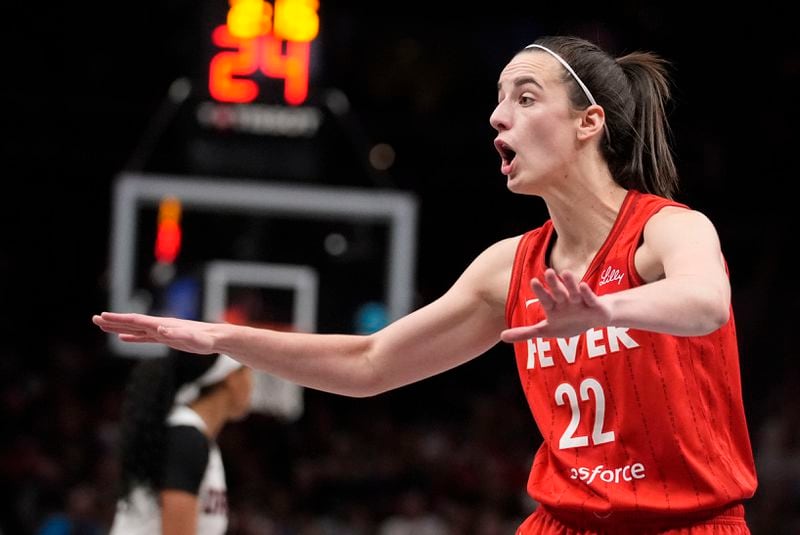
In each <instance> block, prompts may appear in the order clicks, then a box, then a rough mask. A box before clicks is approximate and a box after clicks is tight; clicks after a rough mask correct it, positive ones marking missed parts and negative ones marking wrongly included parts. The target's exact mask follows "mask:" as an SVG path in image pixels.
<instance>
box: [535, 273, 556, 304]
mask: <svg viewBox="0 0 800 535" xmlns="http://www.w3.org/2000/svg"><path fill="white" fill-rule="evenodd" d="M531 290H533V293H535V294H536V297H538V298H539V304H540V305H542V308H544V309H545V310H546V311H547V310H552V309H553V307H555V306H556V302H555V300H553V296H552V295H550V292H549V291H547V288H545V287H544V285H543V284H542V283H541V281H539V279H537V278H533V279H531Z"/></svg>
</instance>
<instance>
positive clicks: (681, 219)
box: [635, 206, 722, 282]
mask: <svg viewBox="0 0 800 535" xmlns="http://www.w3.org/2000/svg"><path fill="white" fill-rule="evenodd" d="M721 257H722V254H721V252H720V243H719V237H718V235H717V230H716V228H715V227H714V224H713V223H712V222H711V220H710V219H709V218H708V216H706V215H705V214H703V213H702V212H698V211H697V210H691V209H688V208H682V207H678V206H667V207H665V208H663V209H661V210H659V211H658V212H657V213H656V214H654V215H653V217H651V218H650V219H649V220H648V221H647V223H646V224H645V227H644V233H643V240H642V244H641V245H640V246H639V248H638V249H637V250H636V256H635V264H636V270H637V272H638V273H639V275H640V276H641V277H642V279H643V280H645V281H646V282H652V281H655V280H658V279H661V278H664V277H665V276H666V274H667V272H668V271H669V270H668V266H669V265H673V266H674V265H675V264H677V263H680V264H687V263H692V264H694V263H697V262H698V261H700V260H702V259H720V258H721ZM687 261H688V262H687ZM673 271H674V269H673Z"/></svg>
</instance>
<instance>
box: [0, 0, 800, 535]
mask: <svg viewBox="0 0 800 535" xmlns="http://www.w3.org/2000/svg"><path fill="white" fill-rule="evenodd" d="M697 9H698V7H697V5H695V6H693V7H687V6H683V5H675V4H673V3H668V2H658V3H648V4H646V5H640V3H638V2H620V3H616V4H614V5H603V6H599V5H593V6H579V5H575V4H561V3H556V5H553V4H548V5H539V4H538V3H534V2H526V3H522V2H504V3H501V4H496V5H482V6H478V7H473V8H467V7H465V6H464V5H462V4H458V3H444V4H432V3H427V4H425V3H420V4H388V5H383V4H382V3H381V4H380V7H376V6H374V5H372V4H370V6H363V5H360V4H358V3H355V2H336V3H335V5H334V2H323V5H322V7H321V9H320V16H321V20H322V33H321V36H320V41H321V43H322V45H323V48H322V51H321V61H320V71H319V78H318V83H319V84H320V86H325V87H335V88H338V89H340V90H342V91H343V92H344V93H345V94H346V95H347V96H348V97H349V99H350V102H351V105H352V109H353V114H354V116H355V117H357V119H358V125H359V128H360V129H361V132H362V134H363V135H364V136H365V139H368V140H371V141H372V142H386V143H390V144H391V145H392V146H394V147H395V149H396V152H397V159H396V163H395V165H394V166H393V167H392V168H391V169H390V170H389V176H390V178H391V184H392V186H391V187H394V188H397V189H400V190H404V191H410V192H413V193H416V194H418V196H419V199H420V203H421V205H420V210H421V212H420V217H421V219H420V233H419V243H418V247H419V248H418V252H419V262H418V265H417V289H418V293H419V302H420V304H423V303H425V302H428V301H430V300H432V299H434V298H435V297H436V296H438V295H439V294H441V293H442V292H443V291H445V290H446V289H447V287H448V286H449V285H450V284H451V283H452V282H453V281H454V280H455V278H456V277H457V276H458V274H459V273H460V272H461V270H463V269H464V267H466V265H467V264H468V262H469V261H470V260H471V259H472V258H473V257H474V256H475V255H476V254H477V253H478V252H480V251H481V250H482V249H483V248H485V247H486V246H488V245H489V244H491V243H493V242H494V241H496V240H498V239H500V238H503V237H506V236H509V235H513V234H518V233H520V232H523V231H525V230H527V229H529V228H533V227H535V226H538V225H539V224H541V222H542V221H543V220H544V218H545V217H546V214H545V212H544V208H543V205H542V204H541V201H539V200H537V199H525V198H518V197H515V196H512V195H511V194H509V193H508V192H507V191H506V190H505V186H504V179H503V177H502V176H501V175H500V173H499V172H498V158H497V156H496V153H495V151H494V149H493V147H492V145H491V141H492V139H493V131H492V129H491V128H490V127H489V124H488V117H489V114H490V113H491V111H492V109H493V106H494V103H495V100H496V91H495V85H496V80H497V77H498V75H499V72H500V70H501V69H502V67H503V65H504V64H505V62H506V61H507V60H508V59H510V57H511V56H512V55H513V53H514V52H516V50H518V49H519V48H521V47H522V46H524V45H525V44H527V43H529V42H532V41H533V40H534V39H535V38H536V37H537V36H539V35H543V34H554V33H575V34H578V35H581V36H583V37H587V38H590V39H592V40H595V41H597V42H598V43H600V44H601V45H603V46H604V47H606V48H607V49H608V50H609V51H610V52H612V53H615V54H617V55H621V54H623V53H625V52H630V51H633V50H637V49H645V50H652V51H655V52H657V53H659V54H661V55H663V56H664V57H666V58H668V59H670V60H671V61H672V62H673V67H674V70H673V77H674V81H675V90H674V97H675V100H674V102H673V105H672V107H671V109H670V110H669V112H670V118H671V124H672V126H673V130H674V139H675V143H674V148H675V152H676V161H677V165H678V168H679V172H680V174H681V177H682V191H681V192H680V193H679V195H678V199H679V200H681V201H683V202H686V203H688V204H690V205H691V206H692V207H694V208H697V209H699V210H701V211H703V212H704V213H706V214H707V215H709V217H711V219H712V220H713V221H714V222H715V224H716V225H717V228H718V231H719V234H720V238H721V240H722V245H723V250H724V252H725V254H726V257H727V260H728V263H729V267H730V272H731V283H732V287H733V301H734V307H735V311H736V316H737V326H738V329H739V335H740V347H741V366H742V376H743V384H744V395H745V405H746V409H747V411H748V418H749V421H750V426H751V432H752V435H753V442H754V446H755V448H756V454H757V456H759V455H760V454H761V453H762V452H769V454H770V455H773V454H774V455H777V457H774V458H773V457H770V458H768V459H767V460H764V461H759V462H760V463H761V462H763V463H764V466H765V467H764V469H763V471H760V475H761V476H762V481H761V482H762V487H761V489H760V490H759V495H757V498H759V499H760V501H758V500H757V501H756V504H757V506H758V513H757V514H758V515H759V516H758V520H759V522H761V523H762V524H763V525H764V526H767V525H768V526H769V527H763V528H761V529H762V530H763V531H761V532H762V533H782V532H784V531H780V530H781V529H785V530H787V531H785V532H786V533H789V532H792V533H794V532H795V531H790V530H792V529H794V527H796V524H791V523H790V520H789V518H790V516H791V511H795V512H796V511H797V509H798V508H797V503H798V502H797V501H792V500H797V492H798V491H797V488H798V486H800V483H799V482H798V480H797V479H794V478H795V476H796V475H797V474H796V472H793V471H792V470H797V471H800V469H798V468H796V466H797V464H798V463H800V460H799V459H798V456H797V455H798V451H800V444H798V443H799V442H800V438H798V436H797V431H796V430H794V429H795V428H796V427H797V424H798V423H800V422H798V420H799V419H800V418H798V413H797V411H796V410H793V409H792V408H791V407H792V406H794V407H796V406H797V403H796V401H795V400H796V395H792V392H793V390H796V387H797V385H798V384H800V383H798V369H800V368H799V367H798V364H797V362H796V357H797V352H796V350H795V344H794V343H793V337H792V335H791V333H792V332H793V319H794V314H793V312H794V309H795V308H796V307H795V306H793V305H794V304H795V303H796V302H797V297H798V295H797V294H798V292H797V287H796V284H795V283H794V278H795V277H793V276H792V275H793V272H790V269H789V266H790V263H789V259H788V258H789V254H790V252H792V250H793V248H794V245H795V243H796V237H795V236H796V235H795V233H794V231H793V230H792V227H793V226H794V225H793V223H794V218H790V214H791V210H792V209H793V208H794V193H793V191H794V189H795V187H794V186H795V182H796V180H797V172H796V168H795V166H794V159H795V154H796V147H795V145H796V140H797V133H796V125H797V124H798V119H800V117H799V116H798V112H797V109H798V104H797V99H798V90H797V87H798V85H797V84H798V72H799V71H800V52H799V51H798V47H797V44H796V42H795V40H794V39H795V29H794V28H793V27H792V23H791V21H792V19H791V17H790V16H789V15H788V11H787V10H788V8H785V9H783V8H777V7H774V6H769V5H768V4H766V3H765V4H759V5H750V6H747V7H746V8H745V9H739V10H735V9H732V8H730V9H728V7H727V6H724V7H720V8H711V7H705V6H704V7H703V9H704V10H708V12H707V13H705V14H700V13H698V12H697ZM206 12H207V10H206V9H205V8H198V7H197V5H196V3H194V2H190V1H188V0H183V1H181V0H172V1H165V2H155V1H152V2H136V3H127V4H120V5H115V6H113V7H109V6H108V5H107V4H102V5H100V4H98V5H93V4H85V3H84V4H80V5H76V4H68V3H58V4H54V5H48V6H44V7H38V6H37V7H30V6H21V7H20V6H18V7H16V8H12V15H11V16H10V17H9V18H8V20H7V21H6V28H5V29H4V30H3V32H2V35H0V39H1V40H2V41H1V42H2V45H3V51H4V55H3V64H2V69H3V71H4V76H3V83H2V85H0V98H1V99H2V100H0V102H2V103H3V105H4V113H3V119H2V121H0V124H2V129H3V136H2V159H0V162H1V163H2V166H3V172H2V175H3V184H4V192H5V195H4V196H3V200H4V202H3V208H2V211H0V213H1V214H2V228H1V229H0V239H1V240H2V241H0V244H1V245H2V254H0V298H2V303H3V305H4V306H3V312H2V322H0V329H2V349H0V356H1V357H0V371H2V384H3V385H4V387H3V411H4V413H7V415H8V418H6V417H5V416H4V417H3V420H4V422H5V423H4V424H3V427H4V428H6V429H4V430H3V439H2V440H3V445H2V452H0V453H2V456H3V457H2V459H3V460H2V464H0V469H2V470H3V471H4V474H5V475H4V476H3V479H6V478H8V480H9V481H11V482H12V485H11V489H10V490H9V489H8V488H7V489H6V490H5V493H7V496H5V498H7V499H6V500H5V502H6V506H5V509H4V517H5V518H6V520H4V522H6V525H7V526H8V527H6V528H5V529H6V530H7V531H8V533H15V532H17V531H16V530H21V531H20V532H23V533H24V532H26V530H29V529H32V526H35V525H38V523H39V522H40V520H41V518H42V517H43V516H44V515H45V514H46V513H47V512H49V511H50V510H53V509H58V508H59V505H58V504H59V503H60V502H59V500H58V498H57V496H59V492H61V491H65V489H67V488H71V487H70V486H71V485H74V484H77V483H75V482H76V481H77V480H79V479H80V477H77V476H72V479H70V478H69V477H67V476H63V477H62V479H61V480H58V481H59V482H58V483H53V482H52V481H51V480H49V479H48V480H47V481H48V482H49V483H47V484H48V485H50V486H51V487H52V493H51V494H52V495H51V496H50V497H49V498H48V499H47V500H45V499H44V498H41V496H42V495H44V494H46V493H42V492H40V491H38V490H37V489H40V488H41V487H42V486H47V485H45V484H44V483H42V482H41V481H40V478H41V477H43V476H41V470H40V467H41V463H42V462H43V461H41V459H38V460H36V461H31V462H30V463H31V466H34V468H25V467H26V466H27V465H26V464H25V462H23V460H22V459H24V454H23V453H20V452H29V451H30V450H31V448H32V449H37V448H38V449H41V450H42V451H43V452H44V453H43V454H42V455H43V457H44V458H47V459H50V460H51V461H52V462H53V463H54V464H55V465H59V463H61V462H62V461H63V459H61V458H60V457H59V454H58V453H48V451H49V448H50V447H51V446H52V443H50V442H48V441H50V440H56V441H57V440H59V439H60V438H63V436H64V433H66V432H61V431H58V432H54V431H52V430H48V429H49V428H48V427H47V424H46V422H47V420H48V414H51V412H49V411H54V410H56V409H53V407H55V406H56V405H57V404H58V403H60V401H59V400H61V399H62V397H68V398H69V397H77V398H79V399H81V400H82V402H84V401H86V400H89V402H103V403H105V402H109V403H111V401H109V398H108V397H107V396H111V395H112V394H111V393H113V392H114V390H115V389H116V390H118V389H119V385H120V384H121V381H122V380H123V379H124V376H125V374H126V372H127V369H128V368H127V367H128V366H129V363H128V362H126V361H124V360H120V359H116V358H114V357H111V356H110V355H109V354H108V351H107V349H106V348H105V339H104V338H103V337H102V336H101V334H100V333H99V332H98V331H97V330H96V329H95V328H94V327H93V326H92V325H91V324H90V321H89V319H90V317H91V315H92V314H93V313H96V312H98V311H101V310H103V309H105V308H106V306H107V298H108V294H107V287H106V283H107V279H106V275H107V273H106V269H107V259H108V233H109V227H108V224H109V209H110V193H111V185H112V181H113V179H114V177H115V176H116V175H117V174H118V173H119V172H120V171H121V170H123V169H124V168H125V167H126V165H128V162H129V159H130V158H131V156H132V154H133V153H134V152H135V151H136V150H137V147H140V146H141V144H142V142H143V141H142V140H143V136H144V135H145V133H146V131H147V129H148V125H150V124H151V123H152V117H153V116H154V114H155V113H156V112H157V110H158V108H159V106H160V105H161V104H162V103H163V99H164V96H165V94H166V91H167V89H168V87H169V85H170V83H172V81H173V80H175V79H176V78H178V77H180V76H184V75H194V74H196V72H197V69H198V64H199V60H198V54H200V53H201V51H202V44H201V41H200V39H202V35H203V34H202V32H203V31H204V30H203V28H204V26H203V25H204V24H207V22H204V21H203V16H204V14H205V13H206ZM364 185H365V186H369V185H370V184H369V181H368V180H365V182H364ZM491 354H492V355H493V357H484V358H481V359H478V360H476V361H475V362H473V363H470V364H468V365H467V366H465V367H464V368H463V369H459V370H456V371H453V372H451V373H450V374H446V377H445V376H442V377H439V378H434V379H432V380H431V381H430V382H429V383H428V384H426V385H414V386H411V387H407V388H406V389H401V391H398V392H396V393H391V394H388V395H386V396H384V397H382V399H381V400H380V401H372V402H369V401H366V402H363V403H366V404H368V405H363V406H364V407H368V408H365V409H363V410H364V411H365V412H366V413H370V411H376V412H380V411H379V409H380V410H383V409H385V410H386V411H387V413H388V414H390V415H393V416H395V417H398V418H409V419H412V420H413V418H414V416H413V415H414V414H415V412H414V411H413V410H410V409H408V410H406V409H405V408H404V409H398V407H407V406H408V405H410V404H412V400H413V402H417V401H418V400H426V399H431V397H432V396H436V395H437V392H443V391H446V392H452V394H453V396H454V397H455V398H460V397H464V398H469V396H470V395H471V391H481V392H489V393H490V394H491V395H498V392H503V393H504V395H505V396H507V397H508V399H509V400H511V401H510V403H511V404H512V405H513V403H514V402H519V404H520V406H522V404H523V403H524V402H523V400H522V397H521V394H517V392H516V391H515V390H514V388H516V387H517V385H516V384H515V383H514V381H515V377H514V375H513V372H514V370H513V369H511V366H510V364H509V361H508V357H509V356H510V351H508V353H507V354H506V353H502V352H500V353H498V352H497V351H496V350H493V351H492V352H491ZM494 355H499V357H494ZM498 358H499V359H501V360H498ZM503 359H504V360H503ZM498 362H502V363H503V364H498ZM70 374H71V375H70ZM71 378H73V379H74V381H72V379H71ZM59 381H61V383H62V384H60V385H57V384H56V383H58V382H59ZM70 389H77V390H80V392H79V393H78V394H76V393H75V392H72V394H70ZM509 391H510V392H511V393H508V392H509ZM312 396H313V395H312ZM112 397H113V396H112ZM324 399H325V400H326V401H325V403H334V404H335V403H343V404H344V406H345V407H347V408H350V405H348V403H349V402H348V401H331V400H329V399H327V398H324ZM501 399H506V398H503V397H502V396H501ZM438 401H439V402H440V401H441V400H438ZM370 403H372V404H371V405H370ZM452 403H453V405H452V406H450V409H451V410H454V411H457V410H460V409H459V406H458V405H457V402H456V401H452ZM314 406H315V405H314V401H313V397H312V399H311V401H310V410H313V408H314ZM334 406H335V405H334ZM361 406H362V405H358V404H355V405H353V406H352V407H353V410H358V409H357V408H358V407H361ZM75 407H77V408H76V411H77V412H80V407H81V405H76V406H75ZM462 408H463V407H462ZM442 411H443V413H446V410H445V409H442ZM109 412H110V415H108V416H107V417H106V419H107V420H113V415H114V412H113V403H112V408H110V409H109ZM467 413H468V411H467V412H465V414H467ZM426 414H432V415H434V416H432V418H433V419H432V421H433V422H434V424H435V423H436V422H437V420H436V418H435V415H436V411H432V410H430V408H429V410H428V412H426ZM333 415H334V416H333V418H336V412H334V413H333ZM451 417H452V416H443V417H442V418H443V420H446V419H447V418H451ZM66 418H67V419H69V418H68V417H66ZM521 421H525V420H524V418H523V419H522V420H521ZM90 423H91V422H90ZM87 425H88V424H87ZM270 425H275V424H274V423H273V424H270ZM526 425H528V424H526ZM529 425H530V426H531V428H532V427H533V425H532V423H529ZM782 425H785V426H788V427H789V428H790V429H793V430H794V431H793V434H788V435H781V434H780V432H779V431H775V429H783V428H782V427H781V426H782ZM54 433H55V434H54ZM58 433H61V435H58ZM520 433H522V434H523V435H524V436H527V437H528V438H529V439H530V440H535V438H534V437H533V430H532V429H525V430H523V431H520ZM770 433H772V434H770ZM775 433H778V436H779V437H781V438H778V439H776V438H775V436H774V435H775ZM762 441H763V442H762ZM762 443H763V444H764V445H763V446H762V445H761V444H762ZM31 444H33V445H35V447H33V446H30V445H31ZM26 445H27V446H26ZM764 454H765V455H766V453H764ZM781 455H784V456H785V457H780V456H781ZM37 463H39V464H37ZM37 466H38V467H39V468H36V467H37ZM776 466H777V467H778V468H776ZM793 466H794V467H795V468H792V467H793ZM37 470H40V471H37ZM773 474H778V475H776V476H774V478H775V481H776V482H775V483H774V485H773V484H772V478H773ZM780 475H782V477H783V479H781V477H779V476H780ZM45 479H46V478H45ZM56 479H58V478H56ZM66 481H69V482H66ZM59 485H60V486H59ZM23 489H24V491H25V492H27V494H25V492H23ZM32 489H33V490H32ZM762 490H763V493H764V495H765V496H768V497H763V498H761V497H760V496H761V493H762ZM793 493H794V494H793ZM32 495H33V496H39V498H37V499H33V498H30V496H32ZM21 496H23V497H25V499H23V498H22V497H21ZM54 496H55V497H54ZM778 497H780V499H779V498H778ZM26 500H27V501H26ZM37 500H39V501H37ZM48 500H49V501H48ZM62 501H63V500H62ZM785 501H788V504H787V503H784V502H785ZM21 502H22V504H21V505H20V503H21ZM45 502H46V503H47V504H48V505H47V506H45V505H42V503H45ZM31 503H33V504H34V505H31ZM26 507H27V508H28V509H26ZM765 511H767V512H765ZM768 518H769V521H768V520H767V519H768ZM794 522H796V519H795V520H794ZM776 526H778V527H776ZM790 526H794V527H790ZM0 527H2V526H0ZM3 533H5V531H4V532H3Z"/></svg>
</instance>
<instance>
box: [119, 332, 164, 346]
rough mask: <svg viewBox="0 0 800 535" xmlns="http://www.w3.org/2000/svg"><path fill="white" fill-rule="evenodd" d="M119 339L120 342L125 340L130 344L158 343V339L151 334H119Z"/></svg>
mask: <svg viewBox="0 0 800 535" xmlns="http://www.w3.org/2000/svg"><path fill="white" fill-rule="evenodd" d="M119 339H120V341H122V342H127V343H130V344H148V343H159V341H158V340H156V339H155V338H153V337H152V336H147V335H135V334H120V335H119Z"/></svg>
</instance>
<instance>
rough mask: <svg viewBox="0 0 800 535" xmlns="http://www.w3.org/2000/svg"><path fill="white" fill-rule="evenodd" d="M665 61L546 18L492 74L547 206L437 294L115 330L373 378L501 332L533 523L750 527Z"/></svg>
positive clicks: (613, 528) (380, 387) (733, 366)
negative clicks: (262, 317) (266, 318)
mask: <svg viewBox="0 0 800 535" xmlns="http://www.w3.org/2000/svg"><path fill="white" fill-rule="evenodd" d="M668 98H669V81H668V77H667V64H666V62H665V61H664V60H663V59H661V58H660V57H658V56H657V55H655V54H652V53H646V52H645V53H641V52H637V53H632V54H628V55H626V56H624V57H620V58H614V57H612V56H610V55H609V54H607V53H606V52H604V51H603V50H601V49H599V48H598V47H597V46H595V45H594V44H592V43H590V42H587V41H585V40H582V39H578V38H573V37H546V38H541V39H539V40H538V41H537V42H536V43H535V44H533V45H530V46H527V47H525V48H524V49H523V50H521V51H520V52H519V53H518V54H516V55H515V56H514V57H513V58H512V59H511V61H510V62H509V63H508V64H507V65H506V67H505V68H504V69H503V71H502V73H501V74H500V79H499V83H498V104H497V107H496V108H495V110H494V113H492V115H491V119H490V122H491V125H492V126H493V127H494V128H495V129H496V130H497V138H496V140H495V146H496V148H497V150H498V152H499V153H500V159H501V167H500V170H501V172H502V174H503V175H505V177H506V180H507V187H508V189H510V190H511V191H512V192H514V193H518V194H522V195H536V196H539V197H541V198H542V199H543V200H544V202H545V203H546V205H547V208H548V211H549V214H550V219H549V220H548V221H547V222H546V223H545V224H544V225H543V226H542V227H540V228H537V229H535V230H532V231H530V232H528V233H526V234H524V235H522V236H516V237H513V238H508V239H504V240H501V241H499V242H497V243H496V244H494V245H492V246H490V247H489V248H488V249H487V250H486V251H484V252H483V253H481V254H480V255H479V256H478V258H477V259H475V260H474V261H473V262H472V264H471V265H470V266H469V267H467V269H466V270H465V271H464V273H463V274H462V275H461V277H460V278H459V279H458V280H457V281H456V282H455V284H454V285H453V286H452V288H451V289H450V290H449V291H447V292H446V293H445V294H444V295H443V296H442V297H440V298H439V299H437V300H436V301H434V302H433V303H431V304H429V305H427V306H425V307H423V308H421V309H419V310H417V311H415V312H413V313H411V314H410V315H408V316H406V317H404V318H402V319H400V320H398V321H396V322H394V323H393V324H391V325H389V326H387V327H386V328H384V329H383V330H381V331H379V332H377V333H375V334H372V335H370V336H345V335H314V334H298V333H292V334H289V333H281V332H273V331H269V330H258V329H253V328H248V327H240V326H235V325H227V324H210V323H201V322H191V321H184V320H179V319H174V318H160V317H153V316H145V315H139V314H118V313H108V312H105V313H103V314H101V315H100V316H95V317H94V320H93V321H94V322H95V323H96V324H97V325H98V326H100V327H101V328H102V329H103V330H104V331H106V332H110V333H117V334H118V335H119V338H120V339H121V340H123V341H126V342H159V343H163V344H167V345H170V346H172V347H176V348H180V349H183V350H186V351H190V352H194V353H201V354H202V353H213V352H218V351H222V352H225V353H227V354H230V355H232V356H233V358H235V359H237V360H240V361H241V362H243V363H245V364H247V365H249V366H252V367H254V368H259V369H263V370H266V371H268V372H270V373H274V374H276V375H279V376H283V377H285V378H288V379H290V380H292V381H295V382H297V383H300V384H303V385H306V386H308V387H312V388H318V389H321V390H326V391H330V392H338V393H341V394H345V395H351V396H369V395H374V394H377V393H379V392H383V391H386V390H389V389H392V388H397V387H400V386H402V385H406V384H408V383H411V382H414V381H418V380H421V379H423V378H426V377H429V376H431V375H434V374H437V373H440V372H443V371H445V370H448V369H450V368H453V367H454V366H458V365H459V364H462V363H464V362H466V361H468V360H470V359H472V358H474V357H476V356H478V355H480V354H482V353H484V352H485V351H486V350H487V349H489V348H490V347H492V346H493V345H495V344H496V343H497V342H498V341H499V340H501V339H502V340H504V341H506V342H512V343H514V348H515V352H516V361H517V367H518V369H519V376H520V379H521V383H522V387H523V389H524V392H525V395H526V397H527V400H528V403H529V405H530V409H531V411H532V413H533V417H534V420H535V421H536V424H537V425H538V427H539V429H540V431H541V434H542V436H543V437H544V441H543V444H542V445H541V447H540V448H539V450H538V452H537V454H536V457H535V460H534V462H533V466H532V468H531V473H530V478H529V483H528V491H529V493H530V495H531V496H532V497H533V498H534V499H535V500H536V501H537V502H539V503H540V504H541V505H540V507H538V508H537V510H536V511H535V512H534V513H533V514H532V515H531V516H530V517H529V518H528V519H527V520H525V522H524V523H523V524H522V525H521V526H520V528H519V530H518V533H519V534H521V535H528V534H534V533H546V534H566V533H578V534H590V533H629V532H631V533H678V531H677V530H681V531H680V533H684V534H692V535H697V534H704V533H709V534H710V533H725V534H742V533H749V530H748V527H747V525H746V523H745V519H744V508H743V505H742V504H743V502H744V501H745V500H747V499H748V498H750V497H751V496H752V495H753V493H754V492H755V488H756V475H755V469H754V464H753V456H752V452H751V447H750V441H749V437H748V430H747V426H746V422H745V415H744V410H743V406H742V393H741V384H740V373H739V363H738V351H737V342H736V331H735V327H734V317H733V314H732V311H731V298H730V285H729V281H728V275H727V266H726V263H725V260H724V258H723V255H722V253H721V248H720V242H719V238H718V235H717V232H716V229H715V227H714V226H713V224H712V223H711V222H710V221H709V219H708V218H707V217H705V216H704V215H703V214H701V213H699V212H697V211H695V210H692V209H690V208H688V207H687V206H685V205H682V204H679V203H676V202H674V201H672V200H671V198H672V194H673V193H674V191H675V189H676V187H677V175H676V170H675V166H674V163H673V160H672V155H671V152H670V148H669V145H668V142H667V132H668V125H667V122H666V117H665V105H666V103H667V101H668Z"/></svg>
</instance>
